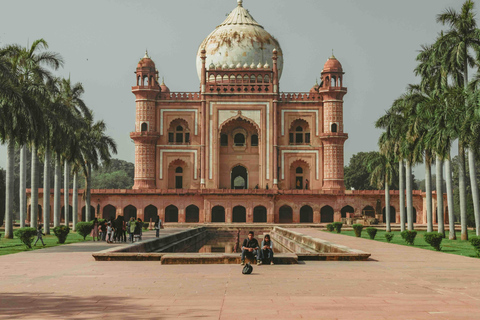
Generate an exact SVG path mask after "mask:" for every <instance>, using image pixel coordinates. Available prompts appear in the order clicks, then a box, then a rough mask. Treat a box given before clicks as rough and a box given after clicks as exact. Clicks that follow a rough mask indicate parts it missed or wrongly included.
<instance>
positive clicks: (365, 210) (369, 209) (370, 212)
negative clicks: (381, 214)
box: [362, 206, 375, 218]
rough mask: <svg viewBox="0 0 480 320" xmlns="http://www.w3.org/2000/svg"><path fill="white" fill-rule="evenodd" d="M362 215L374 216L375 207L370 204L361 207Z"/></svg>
mask: <svg viewBox="0 0 480 320" xmlns="http://www.w3.org/2000/svg"><path fill="white" fill-rule="evenodd" d="M362 216H366V217H372V218H375V209H374V208H373V207H372V206H366V207H365V208H363V209H362Z"/></svg>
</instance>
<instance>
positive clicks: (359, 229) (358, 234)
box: [352, 224, 363, 237]
mask: <svg viewBox="0 0 480 320" xmlns="http://www.w3.org/2000/svg"><path fill="white" fill-rule="evenodd" d="M352 228H353V231H355V236H356V237H361V236H362V230H363V224H354V225H352Z"/></svg>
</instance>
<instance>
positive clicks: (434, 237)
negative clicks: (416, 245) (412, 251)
mask: <svg viewBox="0 0 480 320" xmlns="http://www.w3.org/2000/svg"><path fill="white" fill-rule="evenodd" d="M423 237H424V238H425V242H426V243H428V244H429V245H431V246H432V247H433V248H434V249H435V250H437V251H441V250H442V247H440V244H441V243H442V240H443V234H441V233H439V232H427V233H425V234H424V236H423Z"/></svg>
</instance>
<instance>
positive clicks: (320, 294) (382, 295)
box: [0, 229, 480, 320]
mask: <svg viewBox="0 0 480 320" xmlns="http://www.w3.org/2000/svg"><path fill="white" fill-rule="evenodd" d="M167 230H168V232H176V231H175V230H170V229H166V230H162V232H163V231H167ZM177 231H178V230H177ZM296 231H299V232H302V233H306V234H309V235H311V236H314V237H319V238H322V239H325V240H328V241H332V242H336V243H339V244H342V245H346V246H349V247H351V248H355V249H360V250H364V251H367V252H371V253H372V259H371V260H370V261H359V262H350V261H346V262H342V261H331V262H320V261H307V262H305V263H302V264H299V265H274V266H269V265H266V266H259V267H257V266H254V271H253V274H252V275H249V276H245V275H242V274H241V267H240V266H237V265H160V264H159V262H130V261H128V262H95V261H94V259H93V258H92V256H91V252H92V251H96V250H99V249H103V248H104V247H111V246H106V245H105V244H104V243H95V244H93V243H79V244H78V243H77V244H72V245H66V246H61V247H54V248H48V249H43V250H38V251H33V252H24V253H18V254H12V255H7V256H2V257H0V319H67V318H68V319H113V318H117V319H175V318H182V319H188V318H204V319H245V318H249V319H402V320H404V319H480V272H479V270H480V259H473V258H466V257H461V256H455V255H450V254H444V253H438V252H433V251H428V250H422V249H417V248H411V247H406V246H399V245H394V244H387V243H380V242H376V241H371V240H366V239H358V238H354V237H348V236H343V235H337V234H333V233H326V232H321V231H317V230H315V229H301V230H300V229H296ZM164 233H165V232H164ZM149 235H150V236H151V233H149Z"/></svg>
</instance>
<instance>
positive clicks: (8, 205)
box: [0, 140, 15, 239]
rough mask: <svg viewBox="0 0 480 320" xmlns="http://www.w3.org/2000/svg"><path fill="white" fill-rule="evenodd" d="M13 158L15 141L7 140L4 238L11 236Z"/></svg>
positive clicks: (10, 237)
mask: <svg viewBox="0 0 480 320" xmlns="http://www.w3.org/2000/svg"><path fill="white" fill-rule="evenodd" d="M14 159H15V142H14V141H12V140H9V141H8V145H7V172H6V177H5V238H8V239H12V238H13V193H14V188H15V186H14V179H13V173H14V164H13V163H14ZM1 222H3V221H0V223H1Z"/></svg>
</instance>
